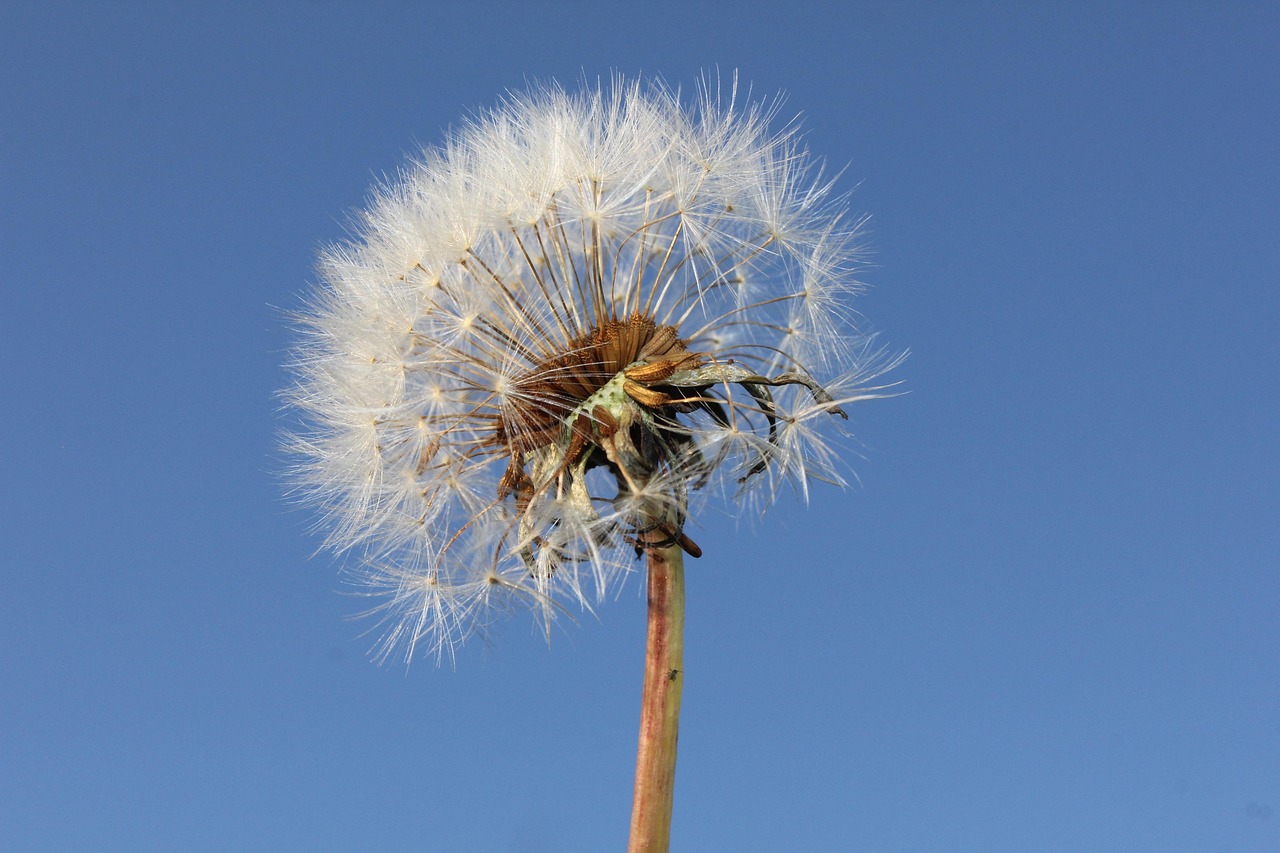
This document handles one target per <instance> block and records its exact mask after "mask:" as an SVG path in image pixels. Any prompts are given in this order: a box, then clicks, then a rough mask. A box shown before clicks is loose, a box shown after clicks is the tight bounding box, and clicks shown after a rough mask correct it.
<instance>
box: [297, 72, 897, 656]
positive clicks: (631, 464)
mask: <svg viewBox="0 0 1280 853" xmlns="http://www.w3.org/2000/svg"><path fill="white" fill-rule="evenodd" d="M774 119H775V116H774V110H773V109H772V108H771V107H769V106H767V105H762V104H759V103H752V102H742V101H740V100H739V97H738V93H737V91H736V81H735V83H734V84H733V85H731V86H730V87H729V88H728V91H720V90H719V89H718V87H709V86H708V87H702V88H701V89H700V90H699V92H698V93H697V94H696V96H694V97H692V98H689V99H684V100H682V98H681V96H680V95H679V94H678V93H676V92H674V91H672V90H671V89H669V88H667V87H665V86H664V85H662V84H659V83H644V82H637V81H626V80H623V79H621V78H618V79H615V80H613V81H611V82H609V83H607V84H604V85H600V86H597V87H594V88H590V87H589V88H586V89H584V90H583V91H580V92H568V91H565V90H563V89H561V88H558V87H554V86H552V87H547V88H536V89H532V90H530V91H528V92H525V93H521V94H514V95H510V96H508V97H507V99H506V100H505V101H503V102H502V103H500V104H499V105H498V106H497V107H496V108H494V109H493V110H491V111H489V112H486V113H483V114H481V115H478V116H476V117H474V118H472V119H470V120H469V121H467V122H466V123H464V124H463V125H462V126H461V127H460V128H459V129H457V130H456V131H455V132H454V133H453V134H452V135H451V136H450V138H449V139H448V140H447V141H446V142H445V143H444V144H443V145H442V146H440V147H439V148H437V149H434V150H430V151H426V152H424V153H423V154H422V155H421V157H420V158H419V159H418V160H416V161H415V162H413V163H411V164H410V165H409V166H408V167H406V168H405V169H404V171H403V172H402V173H401V174H400V175H399V177H398V178H397V179H395V180H394V181H391V182H388V183H387V184H386V185H384V186H381V187H379V188H378V189H377V190H376V192H375V195H374V197H373V198H372V200H371V202H370V203H369V206H368V209H367V210H366V211H365V212H364V213H363V215H362V217H361V220H360V221H359V223H358V225H357V227H356V229H355V230H356V233H355V234H354V235H353V237H352V239H351V240H350V242H348V243H345V244H343V245H339V246H334V247H332V248H329V249H327V250H326V251H325V252H324V253H323V254H322V256H321V258H320V264H319V268H320V274H321V277H322V282H321V283H320V285H319V287H318V288H317V289H316V290H315V292H314V293H313V294H312V296H311V298H310V300H309V302H308V304H307V306H306V308H305V310H303V311H302V312H300V315H299V323H298V325H299V328H300V341H299V344H298V345H297V347H296V350H295V353H294V358H293V361H292V367H293V371H294V375H295V379H296V381H295V383H294V385H293V387H292V388H291V389H290V390H289V392H288V397H289V400H290V402H291V403H292V404H293V405H294V406H295V407H296V408H297V410H298V411H299V412H300V415H301V420H302V426H300V427H299V428H298V429H297V430H296V431H295V432H294V434H293V435H291V436H290V437H289V439H288V447H289V449H290V450H291V451H292V452H293V454H294V457H293V458H294V460H295V463H296V467H295V469H294V471H293V474H294V482H295V484H296V489H297V493H298V495H299V496H300V497H301V498H302V499H303V500H305V501H306V502H308V503H310V504H313V505H314V506H315V507H317V508H318V510H319V514H320V519H321V524H322V526H323V529H324V530H325V532H326V535H327V544H328V545H329V546H330V547H331V548H332V549H334V550H335V551H338V552H352V553H353V554H354V555H356V557H357V560H356V564H357V565H358V568H357V569H356V571H357V573H358V574H359V576H360V577H361V579H362V580H363V581H364V582H366V583H367V589H368V590H369V591H370V592H371V593H374V594H377V595H379V596H381V598H380V604H379V605H378V606H377V607H376V608H375V609H376V610H378V611H379V612H380V613H381V615H382V616H383V617H384V628H385V632H384V634H383V638H382V640H381V642H380V644H379V646H378V648H377V653H378V655H379V656H381V657H388V656H404V657H405V658H406V659H407V658H410V657H412V656H413V655H414V653H415V652H423V651H425V652H428V653H432V654H435V655H437V656H441V655H452V653H453V650H454V647H455V645H456V643H457V642H458V641H460V640H461V639H463V638H465V637H466V636H468V635H470V634H472V633H474V632H475V631H477V630H482V629H483V628H484V627H485V626H486V625H487V624H489V622H490V621H491V620H492V619H493V618H494V617H495V616H497V615H502V614H506V613H508V612H510V611H514V610H531V611H532V612H533V613H534V614H535V615H536V616H537V617H538V618H539V619H541V620H544V621H545V622H547V623H550V621H551V620H553V619H554V618H555V617H556V615H557V613H559V612H562V610H563V609H564V608H566V606H568V605H572V606H573V607H574V608H580V607H585V608H591V607H592V606H593V605H594V604H595V603H597V602H599V601H600V600H601V599H602V598H603V597H605V596H607V595H609V594H610V593H611V592H613V591H614V590H616V588H617V587H618V585H619V584H620V582H621V581H622V580H623V579H624V578H625V577H626V576H627V575H628V574H629V573H630V572H631V571H632V570H633V568H634V566H635V565H636V553H637V543H638V541H639V540H638V537H641V536H644V535H657V534H654V533H652V530H654V529H659V530H662V531H665V534H666V535H669V536H670V537H671V541H673V542H674V541H677V540H679V541H680V542H681V544H682V547H684V548H685V549H686V550H687V551H689V552H690V553H694V554H695V555H696V552H697V546H696V545H695V544H693V543H692V541H691V540H689V539H688V537H687V535H685V533H684V524H685V521H686V519H687V518H688V516H689V515H690V514H691V513H696V512H697V510H698V507H699V506H700V501H702V500H703V499H704V497H703V496H713V497H714V498H715V499H717V500H725V501H738V502H740V505H741V507H742V508H743V509H744V511H759V509H760V508H761V507H762V506H763V505H765V504H767V503H768V502H769V501H772V500H773V499H774V497H775V496H776V495H777V493H778V492H779V491H780V489H781V488H782V487H783V486H784V485H786V486H788V487H790V488H793V489H795V490H796V491H797V492H798V493H799V494H800V495H802V496H803V497H805V498H807V497H808V494H809V489H810V486H811V482H812V481H814V480H821V481H827V482H836V483H840V482H842V476H841V470H842V465H841V464H840V461H839V457H838V455H837V454H836V453H835V452H834V450H833V448H832V447H831V446H830V442H831V440H832V439H834V438H837V437H838V436H839V435H841V432H840V430H841V428H842V426H843V424H844V421H843V418H842V416H843V415H845V414H846V412H845V409H847V407H848V406H849V405H850V404H852V403H854V402H857V401H860V400H864V399H869V398H871V397H875V396H878V395H879V389H878V388H876V387H873V386H871V385H870V384H869V383H870V382H871V381H873V380H874V378H875V377H876V376H877V375H879V374H880V373H882V372H883V371H884V370H886V369H888V368H889V367H891V366H892V363H891V360H886V359H885V358H884V357H883V356H882V354H881V352H880V351H878V350H876V349H875V347H874V346H873V345H872V343H871V341H870V339H869V337H868V336H866V335H864V334H862V333H861V332H860V331H859V330H858V328H857V327H856V325H855V319H856V316H857V315H856V313H855V312H854V310H853V308H852V305H851V298H852V297H853V296H854V295H855V294H856V293H857V292H858V290H859V288H860V285H859V283H858V281H857V279H856V278H855V276H856V273H857V270H858V254H859V225H860V220H857V219H853V218H850V217H849V216H848V215H847V214H846V211H845V208H844V203H843V200H841V199H838V198H833V196H832V187H831V181H830V179H829V177H826V176H824V175H823V174H822V171H821V169H820V168H819V166H818V165H816V164H815V162H814V161H813V159H812V158H810V157H809V155H808V154H807V152H806V151H805V150H804V148H803V147H802V145H801V144H800V140H799V137H798V135H797V130H796V128H795V127H794V126H788V127H786V128H784V129H781V130H777V129H772V127H771V125H772V124H773V123H774V122H773V120H774ZM619 359H620V360H619ZM646 531H648V532H646Z"/></svg>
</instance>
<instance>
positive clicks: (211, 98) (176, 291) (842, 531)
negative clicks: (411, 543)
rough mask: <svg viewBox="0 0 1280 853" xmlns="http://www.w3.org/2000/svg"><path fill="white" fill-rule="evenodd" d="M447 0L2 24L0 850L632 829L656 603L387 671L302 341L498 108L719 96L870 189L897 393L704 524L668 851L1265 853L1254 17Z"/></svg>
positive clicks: (125, 8) (1273, 407)
mask: <svg viewBox="0 0 1280 853" xmlns="http://www.w3.org/2000/svg"><path fill="white" fill-rule="evenodd" d="M442 5H444V4H425V3H424V4H417V3H408V2H402V3H394V4H390V3H388V4H378V3H359V4H357V3H351V4H338V3H332V2H311V3H275V4H266V3H264V4H249V3H243V4H240V3H226V4H210V5H209V6H208V7H207V8H197V7H196V6H195V4H182V3H178V4H169V3H146V4H142V3H95V4H85V5H76V4H67V3H48V4H37V3H34V2H10V3H6V4H5V6H4V9H3V11H0V115H2V116H3V130H2V131H0V216H2V217H3V219H2V221H0V287H2V288H3V301H2V302H0V306H2V307H0V364H2V365H3V367H2V368H0V399H3V400H4V415H3V417H0V470H2V476H0V480H2V485H0V572H2V573H3V574H2V576H0V684H2V685H3V687H2V688H0V849H4V850H14V851H87V850H93V851H130V853H139V851H174V850H181V851H201V852H202V851H228V850H236V851H317V850H324V851H328V850H333V851H374V850H377V851H443V853H452V852H453V851H462V852H463V853H467V851H482V853H489V851H517V852H518V853H562V851H563V852H565V853H572V852H573V851H582V853H597V851H608V850H620V849H622V848H623V845H624V843H625V835H626V827H627V820H628V815H629V809H630V797H631V781H632V772H633V755H634V747H635V736H636V720H637V712H638V701H639V683H640V665H641V660H640V658H641V653H642V644H643V638H642V632H643V611H644V606H643V600H642V598H641V597H640V590H639V587H638V586H636V585H632V586H631V587H629V588H628V589H627V590H626V591H624V593H623V595H622V597H621V598H620V599H619V600H617V601H615V602H612V603H610V604H609V605H608V606H606V607H605V608H603V610H602V611H601V615H600V618H599V619H598V620H597V619H594V618H592V617H590V616H587V617H584V618H583V619H582V620H581V621H580V623H579V624H577V625H566V627H565V628H564V629H563V630H560V631H558V632H557V634H556V635H555V637H554V641H553V643H552V646H551V648H550V649H548V648H547V646H546V645H545V643H544V642H542V641H541V640H540V639H539V638H538V637H537V636H536V635H535V633H534V632H533V630H532V629H531V627H530V625H529V623H528V622H527V621H526V620H525V619H523V618H521V619H518V620H516V621H513V622H512V623H510V624H509V625H507V626H506V627H505V628H504V629H502V630H499V631H498V632H497V633H496V636H495V638H494V642H493V643H492V644H491V645H490V646H488V647H485V646H482V645H471V646H468V647H467V648H466V649H465V650H464V653H463V654H462V655H461V657H460V660H459V663H458V667H457V671H451V670H449V669H447V668H446V669H442V670H437V669H435V668H433V666H432V665H431V663H430V662H429V661H428V662H423V663H420V664H416V665H415V666H413V667H412V668H410V669H409V670H408V671H407V672H406V671H405V670H404V669H403V667H395V666H391V667H383V668H379V667H377V666H375V665H374V664H372V663H370V662H369V661H368V659H367V657H366V652H367V650H368V648H369V646H370V644H371V639H370V638H369V637H367V636H361V632H362V631H363V630H364V629H365V628H367V627H368V626H367V624H365V623H361V622H359V621H353V620H351V619H349V618H348V617H349V616H351V615H352V614H354V613H356V612H357V611H359V610H360V609H361V607H362V606H363V604H364V602H362V601H361V599H359V598H358V597H353V596H351V595H349V594H345V593H344V590H346V591H347V592H349V590H348V589H347V588H346V587H344V584H343V582H342V578H341V574H340V572H339V566H338V564H337V563H335V561H334V560H332V559H331V558H330V557H329V556H328V555H327V554H320V555H317V556H312V554H313V552H314V551H315V549H316V548H317V547H318V546H319V540H318V538H317V537H316V536H314V535H313V534H311V533H309V532H308V530H307V525H308V522H309V520H310V519H309V516H308V515H307V514H306V513H303V512H299V511H296V510H291V509H289V508H288V507H287V506H286V505H285V503H284V502H283V500H282V498H281V487H280V484H279V482H278V478H277V477H276V472H278V471H279V470H280V468H281V466H282V463H281V461H280V459H279V455H278V452H277V450H276V441H277V438H276V435H277V431H278V429H279V426H280V418H279V415H278V413H277V411H276V402H275V399H274V397H273V395H274V393H275V392H276V391H277V389H279V388H280V387H282V386H283V385H284V384H285V382H286V375H285V373H284V371H283V369H282V367H281V363H282V361H283V359H284V351H285V350H286V348H287V346H288V344H289V341H290V334H289V332H288V330H287V328H286V327H285V324H284V322H283V320H282V315H283V312H284V311H286V310H287V309H289V308H291V307H295V306H297V304H298V300H299V296H300V294H301V293H302V292H304V290H305V289H306V288H307V287H308V286H309V284H310V283H311V282H312V281H313V280H314V275H313V272H312V264H313V262H314V258H315V254H316V250H317V249H318V247H319V246H321V245H322V244H324V243H327V242H330V241H333V240H336V239H339V238H341V237H342V236H343V234H344V224H343V223H344V221H345V218H346V216H347V215H348V213H349V212H350V211H351V210H353V209H355V208H357V207H358V206H360V205H361V204H362V202H363V201H364V199H365V198H366V192H367V190H368V188H369V186H370V184H371V183H372V182H373V181H374V179H375V178H376V177H377V176H379V175H382V174H383V173H390V172H393V171H394V170H395V169H397V168H398V167H399V165H400V164H401V162H402V161H403V159H404V157H405V155H406V154H410V153H412V152H414V151H415V150H416V148H417V146H418V145H420V144H430V143H433V142H436V141H438V140H439V139H441V137H442V135H443V133H444V132H445V131H446V129H447V128H448V126H449V125H450V124H451V123H453V122H455V121H456V120H457V118H458V117H459V116H461V115H463V114H465V113H466V112H467V111H469V110H472V109H475V108H478V107H483V106H487V105H490V104H492V103H493V102H494V100H495V98H496V96H497V95H498V94H499V93H501V92H502V91H503V90H505V89H508V88H520V87H522V86H524V85H525V82H526V81H528V80H540V79H547V78H556V79H559V80H561V81H563V82H566V83H573V82H574V81H575V80H577V79H578V78H580V77H581V76H582V75H584V74H585V75H587V76H588V77H590V78H592V79H594V78H595V77H597V76H600V75H607V74H608V73H609V72H610V71H611V70H614V69H617V70H620V71H623V72H627V73H629V74H634V73H637V72H644V73H660V74H662V75H663V76H664V77H665V78H666V79H667V80H668V81H670V82H672V83H675V84H679V83H684V84H686V85H687V84H690V83H692V82H693V81H694V80H696V79H697V77H698V75H699V74H700V73H701V72H702V71H703V70H706V69H715V68H717V67H718V68H720V69H721V70H722V71H727V70H730V69H734V68H737V69H739V70H740V72H741V75H742V77H743V78H744V79H745V80H748V81H751V82H752V83H753V84H754V86H755V87H756V91H757V92H759V93H761V94H765V95H771V94H773V93H776V92H778V91H785V92H786V93H787V98H788V99H787V102H786V108H785V110H784V112H786V113H800V114H803V115H804V117H805V125H806V127H807V128H808V140H809V144H810V146H811V148H812V149H813V150H814V151H816V152H818V153H821V154H823V155H825V156H826V157H827V158H828V159H829V160H830V162H832V163H833V164H835V165H837V166H843V165H846V164H847V170H846V171H845V173H844V178H843V181H844V186H845V188H846V189H850V190H855V191H854V194H853V197H852V206H853V208H854V209H855V210H856V211H858V212H866V213H870V214H871V215H872V217H873V218H872V220H871V224H872V232H871V242H872V244H873V245H874V247H875V250H876V254H875V257H874V262H875V266H874V267H873V268H872V269H870V270H868V271H867V274H866V276H865V278H866V279H867V280H868V281H869V282H870V283H871V284H872V285H873V286H874V289H873V290H872V291H871V292H870V293H869V294H868V295H867V296H866V297H865V298H864V299H863V300H862V301H861V303H860V305H859V307H860V309H861V310H862V312H863V313H864V314H865V316H866V317H867V320H868V323H869V325H870V326H872V327H874V328H876V329H879V330H881V331H882V332H883V334H884V339H885V340H886V341H887V342H889V343H891V344H893V345H894V346H896V347H901V348H908V347H909V348H910V349H911V351H912V356H911V358H910V360H909V361H908V362H907V363H906V365H905V366H904V367H902V368H901V369H900V370H899V371H898V375H897V378H899V379H902V380H904V382H905V385H906V388H908V389H909V391H910V394H909V395H908V396H905V397H902V398H898V399H895V400H890V401H884V402H878V403H873V404H868V405H866V406H864V407H863V408H861V409H859V410H857V411H855V412H854V423H855V428H856V430H857V431H858V434H859V436H860V438H861V440H862V442H863V451H862V456H863V458H862V459H859V460H857V461H856V466H855V467H856V470H857V471H858V473H859V476H860V478H861V482H860V484H859V485H858V486H857V487H856V488H853V489H851V490H849V491H846V492H839V491H835V490H832V489H827V490H818V491H817V492H816V493H815V495H814V501H813V504H812V506H811V507H810V508H808V509H804V508H802V507H798V506H796V505H794V504H784V505H781V506H779V507H777V508H776V509H775V510H774V511H772V512H771V513H770V515H769V517H768V518H767V519H766V520H765V522H764V523H763V524H762V525H760V527H759V530H758V531H757V532H755V533H752V532H751V531H750V530H747V529H738V528H737V527H736V526H735V524H734V522H733V520H732V518H730V517H728V516H727V515H726V516H724V517H717V516H711V517H707V518H704V519H702V522H701V523H702V526H701V528H700V529H699V530H698V532H697V535H696V537H695V538H696V539H697V540H698V542H699V544H701V545H702V547H703V548H704V549H705V551H706V552H707V556H706V557H704V558H703V559H702V560H700V561H698V562H697V563H694V564H691V566H690V578H689V593H688V594H689V636H688V651H687V655H688V659H687V662H686V663H687V670H688V672H687V682H686V688H685V701H684V718H683V727H682V731H681V755H680V765H679V774H678V781H677V790H676V813H675V825H674V832H673V847H674V849H676V850H680V851H720V850H725V851H729V850H732V851H793V850H798V851H837V850H838V851H844V850H857V851H872V852H873V853H918V851H939V853H950V852H951V851H974V853H990V851H1010V853H1023V851H1060V853H1079V851H1117V853H1147V851H1150V853H1167V852H1168V851H1213V852H1214V853H1219V851H1232V853H1246V851H1259V853H1260V851H1275V850H1277V849H1280V772H1278V768H1280V629H1278V624H1277V613H1278V602H1280V573H1278V572H1277V568H1278V566H1280V451H1278V450H1277V438H1280V394H1278V393H1277V392H1278V391H1280V382H1278V380H1277V376H1278V375H1280V343H1278V341H1280V335H1277V329H1278V328H1280V286H1278V285H1280V275H1278V274H1277V271H1278V270H1280V201H1278V200H1277V199H1278V198H1280V166H1278V163H1280V157H1277V151H1278V150H1280V145H1278V143H1277V140H1278V139H1280V95H1278V94H1277V93H1278V91H1280V86H1278V85H1277V81H1280V50H1278V49H1277V33H1280V11H1277V7H1276V6H1275V5H1274V4H1264V3H1247V4H1244V3H1242V4H1217V5H1216V7H1213V6H1211V4H1208V3H1205V4H1191V3H1153V4H1149V5H1148V4H1141V3H1131V4H1096V5H1094V4H1079V3H1065V2H1064V3H1060V4H1008V5H998V4H986V3H981V4H979V3H973V4H960V3H954V4H953V3H939V4H892V3H884V4H861V3H851V4H844V3H841V4H835V3H832V4H828V5H814V4H800V5H801V8H798V9H787V8H785V6H786V4H781V3H735V4H728V3H726V4H724V5H723V6H716V5H702V4H691V5H690V6H689V7H684V6H682V5H677V4H668V3H629V4H592V3H569V4H550V5H554V6H555V7H556V8H554V9H544V8H542V4H536V3H519V4H516V3H513V4H510V5H493V6H487V5H485V4H453V5H451V7H450V8H433V7H436V6H442ZM1117 5H1123V6H1124V8H1123V10H1121V11H1116V9H1115V8H1113V7H1115V6H1117Z"/></svg>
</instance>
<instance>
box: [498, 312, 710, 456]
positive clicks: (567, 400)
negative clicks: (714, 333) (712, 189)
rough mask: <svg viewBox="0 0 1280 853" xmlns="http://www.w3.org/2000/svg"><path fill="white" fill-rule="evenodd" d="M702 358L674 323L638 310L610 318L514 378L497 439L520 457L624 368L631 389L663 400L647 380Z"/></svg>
mask: <svg viewBox="0 0 1280 853" xmlns="http://www.w3.org/2000/svg"><path fill="white" fill-rule="evenodd" d="M637 363H640V364H639V365H638V366H635V367H632V365H637ZM699 363H700V357H699V356H698V354H697V353H693V352H690V351H689V350H688V349H687V348H686V342H685V341H683V340H681V339H680V336H679V334H678V332H677V330H676V327H675V326H660V325H658V324H657V323H656V322H655V321H654V319H653V318H652V317H649V316H647V315H644V314H639V313H636V314H632V315H631V316H630V317H628V318H627V319H625V320H622V319H611V320H607V321H605V322H604V323H602V324H600V325H598V326H595V327H593V328H592V329H591V330H590V331H588V332H587V333H586V334H584V335H580V336H579V337H577V338H574V339H573V340H571V341H569V342H568V344H566V345H565V348H564V351H563V352H561V353H558V354H556V355H555V356H552V357H551V358H547V359H545V360H543V361H541V362H539V363H538V364H537V365H535V366H534V367H533V368H532V369H530V370H529V371H528V372H527V373H525V374H524V375H523V376H521V377H519V378H518V379H517V380H516V381H515V383H514V385H515V390H514V393H513V394H512V395H511V399H512V401H513V402H512V403H511V404H510V405H509V411H507V412H504V413H503V415H502V418H501V420H500V422H499V424H498V427H497V434H496V435H495V442H500V443H502V444H505V445H506V446H507V447H508V448H509V449H510V451H511V454H512V456H513V457H514V458H515V459H520V458H521V457H522V456H523V454H524V453H525V452H532V451H534V450H537V449H538V448H540V447H544V446H546V445H548V444H551V443H553V442H555V441H557V440H558V439H560V437H561V436H562V435H563V434H564V428H565V419H566V418H567V417H568V416H569V414H570V413H571V412H572V411H573V410H574V409H576V408H577V407H578V406H580V405H582V404H583V403H584V402H586V401H587V400H588V399H590V398H591V396H592V395H593V394H595V393H596V392H597V391H599V390H600V389H601V388H603V387H604V386H605V385H606V384H607V383H608V382H609V380H611V379H613V378H614V377H615V376H617V375H618V374H619V373H622V372H624V371H626V378H627V380H628V383H627V386H626V390H627V393H628V394H629V395H631V396H632V397H635V398H636V399H637V400H638V401H639V402H641V403H644V404H645V405H649V406H657V405H662V402H663V400H662V399H660V398H659V397H656V396H652V395H654V394H657V393H658V392H649V396H647V397H646V391H648V387H647V386H648V385H649V384H650V383H654V382H660V381H661V380H662V379H665V378H667V377H668V376H670V375H671V374H672V373H674V372H676V371H677V370H680V369H686V368H691V367H695V366H697V365H698V364H699ZM628 368H630V369H628Z"/></svg>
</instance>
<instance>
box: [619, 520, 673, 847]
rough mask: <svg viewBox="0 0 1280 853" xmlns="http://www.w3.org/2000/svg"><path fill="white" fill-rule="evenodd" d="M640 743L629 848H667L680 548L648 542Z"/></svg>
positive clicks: (671, 780)
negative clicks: (645, 633)
mask: <svg viewBox="0 0 1280 853" xmlns="http://www.w3.org/2000/svg"><path fill="white" fill-rule="evenodd" d="M647 554H648V558H649V628H648V632H647V637H646V641H645V656H644V659H645V664H644V696H643V698H642V700H641V705H640V746H639V749H638V750H637V752H636V790H635V800H634V802H633V804H632V807H631V842H630V844H629V845H628V846H627V851H628V853H666V851H667V849H668V847H669V846H670V842H671V803H672V793H673V791H674V789H675V781H676V734H677V729H678V728H679V725H680V692H681V688H682V686H683V685H684V553H683V552H682V551H681V550H680V546H679V545H671V546H668V547H650V548H648V549H647Z"/></svg>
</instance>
